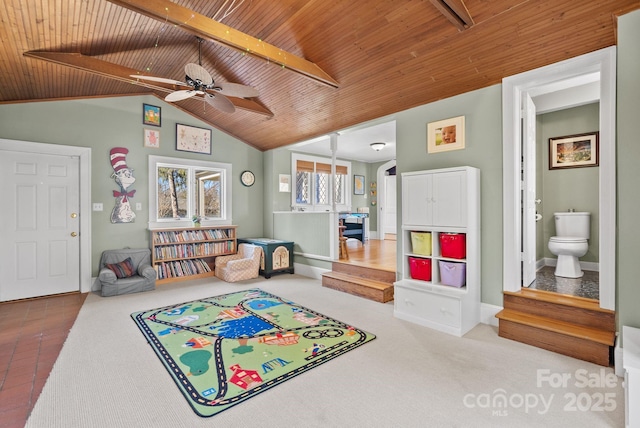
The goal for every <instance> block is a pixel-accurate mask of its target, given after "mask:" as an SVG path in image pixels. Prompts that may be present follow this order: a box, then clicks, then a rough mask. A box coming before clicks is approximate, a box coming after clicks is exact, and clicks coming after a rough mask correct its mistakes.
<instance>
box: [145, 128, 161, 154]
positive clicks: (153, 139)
mask: <svg viewBox="0 0 640 428" xmlns="http://www.w3.org/2000/svg"><path fill="white" fill-rule="evenodd" d="M144 146H145V147H148V148H151V149H157V148H159V147H160V131H158V130H156V129H147V128H145V129H144Z"/></svg>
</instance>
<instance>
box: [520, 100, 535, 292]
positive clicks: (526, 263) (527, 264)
mask: <svg viewBox="0 0 640 428" xmlns="http://www.w3.org/2000/svg"><path fill="white" fill-rule="evenodd" d="M522 95H523V96H522V104H523V106H522V107H523V108H522V116H523V120H522V129H523V150H522V152H523V153H524V156H523V165H522V169H523V174H522V177H523V185H522V212H523V216H522V285H523V286H524V287H528V286H530V285H531V283H532V282H533V281H534V280H535V279H536V203H535V199H536V106H535V104H534V103H533V100H532V99H531V97H530V96H529V94H528V93H524V94H522Z"/></svg>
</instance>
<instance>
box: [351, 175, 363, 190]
mask: <svg viewBox="0 0 640 428" xmlns="http://www.w3.org/2000/svg"><path fill="white" fill-rule="evenodd" d="M353 194H354V195H364V175H354V176H353Z"/></svg>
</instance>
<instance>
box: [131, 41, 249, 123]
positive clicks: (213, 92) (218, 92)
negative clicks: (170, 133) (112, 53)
mask: <svg viewBox="0 0 640 428" xmlns="http://www.w3.org/2000/svg"><path fill="white" fill-rule="evenodd" d="M202 42H203V40H202V39H201V38H198V44H199V45H198V62H199V63H202V61H201V47H202ZM184 72H185V82H181V81H179V80H173V79H165V78H164V77H155V76H143V75H139V74H131V75H130V76H131V77H134V78H136V79H143V80H151V81H153V82H161V83H169V84H171V85H177V86H186V87H189V89H182V90H178V91H175V92H172V93H170V94H169V95H167V96H166V97H165V101H168V102H175V101H181V100H186V99H187V98H191V97H194V96H196V95H202V96H203V97H204V100H205V101H206V102H207V103H208V104H209V105H211V106H212V107H214V108H216V109H218V110H220V111H223V112H225V113H233V112H234V111H236V108H235V106H234V105H233V103H232V102H231V101H230V100H229V98H227V96H229V97H237V98H251V97H257V96H258V91H257V89H255V88H253V87H251V86H246V85H241V84H239V83H229V82H220V83H217V82H215V81H214V80H213V78H212V77H211V74H209V72H208V71H207V70H205V69H204V68H203V67H202V66H201V65H199V64H194V63H188V64H187V65H185V66H184Z"/></svg>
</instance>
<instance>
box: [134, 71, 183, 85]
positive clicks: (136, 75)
mask: <svg viewBox="0 0 640 428" xmlns="http://www.w3.org/2000/svg"><path fill="white" fill-rule="evenodd" d="M129 76H130V77H133V78H134V79H142V80H151V81H152V82H160V83H169V84H171V85H182V86H186V85H185V84H184V82H179V81H177V80H173V79H165V78H164V77H155V76H143V75H141V74H130V75H129Z"/></svg>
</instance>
